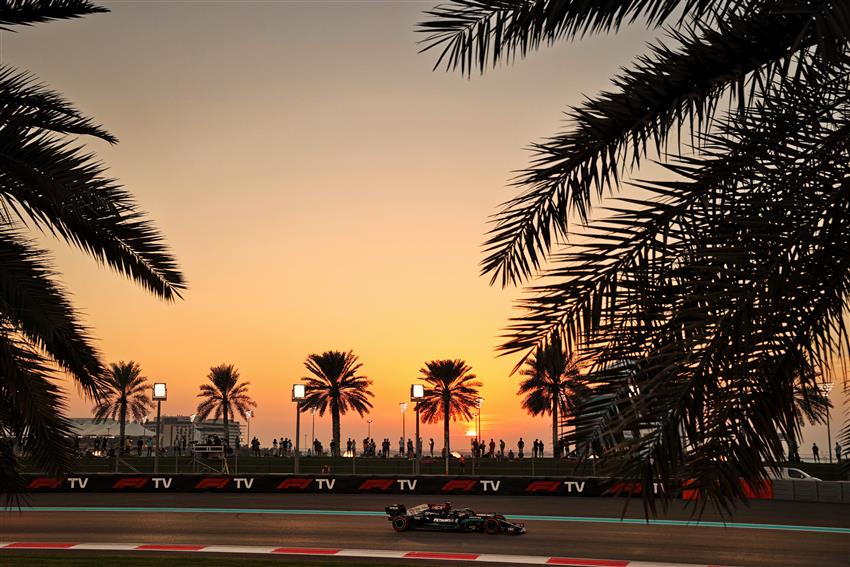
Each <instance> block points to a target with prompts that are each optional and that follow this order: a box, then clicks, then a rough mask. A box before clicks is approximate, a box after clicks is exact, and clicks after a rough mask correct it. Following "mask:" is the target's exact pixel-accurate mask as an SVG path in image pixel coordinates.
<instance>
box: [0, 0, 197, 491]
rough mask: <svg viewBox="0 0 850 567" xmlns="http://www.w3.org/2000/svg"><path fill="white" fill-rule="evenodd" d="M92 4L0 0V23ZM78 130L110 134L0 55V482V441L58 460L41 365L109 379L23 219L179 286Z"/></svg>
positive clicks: (14, 486) (85, 382) (157, 243)
mask: <svg viewBox="0 0 850 567" xmlns="http://www.w3.org/2000/svg"><path fill="white" fill-rule="evenodd" d="M98 12H106V10H105V9H104V8H101V7H99V6H96V5H94V4H92V3H91V2H88V1H87V0H18V1H16V2H3V3H2V5H0V27H2V28H3V29H12V28H14V27H15V26H20V27H21V28H22V29H25V27H26V26H29V25H32V24H36V23H40V22H46V21H50V20H59V19H67V18H77V17H82V16H85V15H88V14H94V13H98ZM81 136H91V137H94V138H98V139H100V140H105V141H107V142H109V143H116V142H117V139H116V138H115V137H114V136H113V135H112V134H110V133H109V132H107V131H106V130H104V129H103V128H102V127H100V126H98V125H97V124H95V123H94V122H93V121H92V120H91V119H89V118H87V117H86V116H84V115H82V114H81V113H80V112H79V111H78V110H77V109H76V108H74V107H73V106H72V105H71V104H70V103H69V102H67V101H65V100H64V99H63V98H62V97H61V96H60V95H59V94H58V93H57V92H55V91H52V90H50V89H49V88H48V87H47V86H45V85H44V83H42V82H41V81H40V80H39V79H37V78H36V77H34V76H33V75H31V74H29V73H27V72H26V71H21V70H19V69H16V68H15V67H12V66H10V65H8V64H5V63H4V64H2V65H0V202H2V203H0V280H2V282H3V283H2V285H0V300H2V301H0V321H2V322H0V471H3V472H2V473H0V493H6V494H11V493H13V492H14V491H16V490H18V489H19V488H20V486H21V485H20V481H21V478H20V475H19V474H17V472H16V471H19V465H18V463H17V461H16V460H15V458H14V456H13V452H12V451H9V450H6V449H5V447H8V446H9V445H10V444H11V443H12V442H14V443H15V444H16V445H17V446H18V447H20V448H22V449H23V451H24V453H25V454H27V455H28V456H29V457H30V458H31V459H32V460H33V464H34V466H36V467H37V468H39V469H40V470H42V471H45V472H47V473H49V474H57V475H59V474H63V473H64V472H66V471H67V470H68V466H69V463H70V459H71V457H72V450H71V446H70V443H69V442H68V441H67V440H68V439H69V438H70V437H71V436H72V429H71V424H70V422H69V420H68V419H67V418H66V417H65V416H64V415H63V414H64V398H63V396H62V394H61V392H60V390H59V388H58V387H57V385H56V384H54V383H53V382H52V381H51V378H52V375H53V372H52V368H54V367H58V368H61V369H62V370H64V371H65V372H66V373H67V374H68V375H69V376H70V377H71V379H72V380H73V381H74V382H75V383H76V384H77V386H78V387H79V390H80V391H81V392H82V393H83V394H84V395H85V396H87V397H89V398H91V399H93V400H94V401H95V402H98V401H99V398H100V396H101V393H106V392H108V388H109V386H108V378H107V373H106V372H105V370H104V368H103V366H102V364H101V362H100V357H99V354H98V352H97V350H96V349H95V348H94V346H93V344H92V339H91V337H90V335H89V332H88V331H87V329H86V328H85V327H84V326H83V325H82V324H81V322H80V318H79V315H78V313H77V312H76V311H75V310H74V309H73V307H72V306H71V302H70V300H69V297H68V295H69V294H68V292H67V290H66V289H65V288H64V287H62V286H61V285H60V284H59V282H58V281H57V279H56V278H55V275H54V274H55V270H54V268H53V266H52V264H51V263H50V262H49V260H48V258H47V254H46V252H45V251H44V250H43V249H42V248H41V247H40V246H38V245H37V244H36V243H35V242H34V241H32V240H30V239H29V238H28V237H27V234H26V230H27V229H28V228H38V229H39V233H40V234H49V235H53V236H55V237H57V238H59V239H61V240H64V241H65V242H67V243H69V244H72V245H74V246H75V247H77V248H79V249H80V250H81V251H83V252H84V253H86V254H87V255H89V256H91V257H93V258H94V259H95V260H97V261H98V263H103V264H106V265H108V266H110V267H111V268H112V269H113V270H115V271H116V272H118V273H120V274H122V275H124V276H126V277H129V278H131V279H133V280H134V281H135V282H137V283H138V284H140V285H141V286H142V287H144V288H146V289H148V290H149V291H151V292H152V293H153V294H154V295H156V296H158V297H161V298H164V299H166V300H173V299H175V298H177V297H179V296H180V291H181V290H182V289H183V288H184V287H185V283H184V280H183V277H182V275H181V274H180V272H179V270H178V268H177V265H176V263H175V260H174V258H173V257H172V256H171V254H170V253H169V252H168V250H167V247H166V246H165V243H164V241H163V237H162V236H161V234H160V233H159V232H158V231H157V230H156V228H155V227H154V226H153V225H152V224H151V223H150V222H149V221H148V220H147V219H146V216H145V215H144V214H143V213H142V212H141V211H140V210H139V208H138V206H137V205H136V203H135V201H134V199H133V198H132V196H131V194H130V193H129V192H128V191H126V190H125V189H123V188H122V187H121V186H120V185H119V184H118V183H117V182H116V181H115V180H114V179H112V178H111V177H110V176H109V175H108V172H107V170H106V169H105V167H104V166H103V165H102V164H101V163H100V162H99V161H98V160H97V158H96V156H94V155H93V154H92V153H91V152H90V151H89V150H87V149H86V148H85V147H84V146H81V145H79V144H78V143H77V142H76V140H77V139H79V137H81ZM12 393H14V394H12Z"/></svg>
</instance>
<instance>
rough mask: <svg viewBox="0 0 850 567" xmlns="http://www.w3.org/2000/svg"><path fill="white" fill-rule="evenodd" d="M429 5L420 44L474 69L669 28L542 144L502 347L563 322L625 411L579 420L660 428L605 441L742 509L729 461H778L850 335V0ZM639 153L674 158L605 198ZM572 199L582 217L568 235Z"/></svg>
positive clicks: (739, 472)
mask: <svg viewBox="0 0 850 567" xmlns="http://www.w3.org/2000/svg"><path fill="white" fill-rule="evenodd" d="M427 18H428V19H427V21H425V22H424V23H423V24H422V25H421V26H422V27H421V29H422V30H423V31H425V32H426V33H427V34H428V37H427V38H426V39H425V40H424V47H425V49H433V50H436V51H438V52H439V53H440V56H439V59H438V61H437V64H438V65H441V64H445V66H446V67H447V68H448V69H457V70H459V71H460V72H461V73H463V74H469V73H471V72H472V71H473V70H480V71H481V72H484V71H485V69H487V68H488V67H489V66H490V65H491V64H496V63H499V62H502V61H508V62H509V61H512V60H514V59H515V57H516V56H517V55H519V56H520V57H522V56H524V55H525V54H526V52H527V51H528V50H535V49H537V48H539V47H540V46H541V45H543V44H546V45H550V44H553V43H555V42H558V41H561V40H570V39H573V38H576V37H579V36H583V35H584V34H595V33H607V32H611V31H617V30H619V29H620V28H621V27H622V26H624V25H628V24H632V23H635V22H639V21H642V22H645V23H646V24H648V25H650V26H655V27H660V26H663V27H664V29H665V30H666V31H665V32H663V33H665V34H666V35H667V36H668V40H669V41H666V42H664V43H662V42H661V41H658V42H656V43H655V44H654V45H653V46H652V47H651V49H650V52H649V53H648V54H644V55H641V56H639V58H638V59H637V60H636V62H635V63H634V64H633V65H632V67H631V68H629V69H627V70H625V71H623V72H622V73H621V74H620V75H619V76H618V77H616V78H615V80H614V85H615V87H614V88H613V89H612V90H611V91H609V92H603V93H601V94H599V95H598V96H596V97H593V98H590V99H587V100H586V101H585V102H583V103H581V104H580V105H578V106H576V107H574V108H573V109H572V112H571V117H572V123H571V124H570V126H569V127H568V128H567V129H565V130H564V131H562V132H560V133H558V134H556V135H555V136H552V137H550V138H548V139H546V140H545V141H543V142H542V143H539V144H537V145H535V152H536V154H535V156H534V160H533V162H532V165H531V166H530V167H529V168H528V169H527V171H525V172H524V173H523V174H521V175H520V176H519V177H518V178H517V180H516V184H517V185H518V186H519V187H520V189H521V192H520V193H519V194H518V195H517V196H516V197H515V198H513V199H511V200H509V201H508V202H507V203H506V204H505V206H504V208H503V209H502V211H501V212H500V213H499V214H498V215H496V217H495V220H494V223H495V224H494V226H493V228H492V231H491V232H490V234H489V239H488V240H487V242H486V244H485V253H486V258H485V259H484V261H483V272H484V273H486V274H490V275H491V278H492V279H491V282H494V283H495V282H500V283H501V284H502V285H503V286H507V285H521V284H524V283H525V282H527V281H528V280H529V279H530V278H531V277H534V276H536V275H539V274H540V273H541V272H543V274H542V275H543V276H544V277H543V278H542V279H541V280H540V283H538V284H536V285H535V286H534V287H533V288H532V289H531V292H532V293H531V294H529V295H528V296H526V297H528V299H527V300H523V301H522V303H521V306H522V307H523V309H524V313H523V314H522V315H520V316H518V317H517V318H515V319H514V320H513V321H512V323H511V326H510V328H509V329H510V335H509V339H508V341H507V342H506V343H505V344H504V345H503V349H504V350H505V351H506V352H514V353H523V354H524V356H528V355H529V354H530V353H531V352H533V350H534V349H535V348H536V347H538V346H539V345H541V344H543V342H544V341H545V340H546V338H547V337H549V336H551V335H552V334H553V333H555V332H559V333H561V335H562V336H563V337H565V339H566V340H567V341H568V344H569V346H570V348H571V349H572V350H573V351H575V352H576V353H577V356H578V357H579V358H580V359H583V360H584V359H586V360H587V361H588V362H592V363H593V364H594V367H593V370H592V372H590V374H589V376H588V380H589V381H591V382H592V385H593V388H594V392H595V395H594V396H593V397H594V398H596V399H597V400H598V399H603V398H605V399H609V400H612V404H611V407H616V408H617V411H618V415H617V419H609V417H610V412H608V411H601V410H600V411H584V410H580V411H579V412H577V414H576V415H575V416H574V417H573V418H571V421H572V422H573V425H575V426H576V427H575V431H577V432H580V431H583V432H590V433H593V434H596V433H594V432H598V431H603V432H604V431H607V432H610V433H612V435H606V436H605V437H607V438H611V439H619V438H621V436H619V435H617V433H618V432H622V431H625V430H640V431H648V432H649V433H648V434H645V435H641V436H638V437H636V438H634V439H632V440H631V441H629V442H625V443H620V442H616V443H611V444H609V445H608V446H607V447H606V450H605V452H604V454H603V455H602V456H603V458H604V460H603V462H609V463H611V464H612V465H613V464H619V465H620V466H618V467H616V472H618V473H620V474H627V475H629V476H631V477H633V478H643V479H645V481H644V482H645V486H643V490H642V493H643V494H644V496H645V498H647V499H648V500H647V502H648V504H649V509H650V510H653V509H654V507H653V504H652V498H653V497H654V491H653V490H650V485H649V483H651V482H653V480H660V481H661V482H662V483H673V482H674V481H675V479H676V478H690V479H694V480H695V482H696V483H697V484H698V485H699V486H700V488H701V489H702V491H703V492H702V493H703V494H704V495H705V496H707V498H706V499H705V500H703V502H705V503H707V502H713V503H714V504H717V505H719V506H720V507H722V508H725V509H729V508H730V507H731V506H733V505H734V502H735V500H736V499H738V498H741V497H742V495H743V492H742V489H741V485H740V483H739V482H738V478H740V477H743V478H744V479H746V480H748V481H757V480H760V479H763V478H765V466H767V465H770V464H771V463H772V462H775V461H778V460H780V459H781V457H782V450H783V444H782V439H783V438H784V437H788V438H793V437H796V436H797V435H799V431H800V427H801V424H802V421H801V419H802V416H804V415H805V413H806V412H805V408H800V407H799V406H798V405H797V404H798V402H797V401H796V400H799V399H800V396H797V395H795V393H796V392H800V391H802V392H803V396H802V397H803V398H804V399H808V400H812V401H814V402H815V406H816V407H815V408H814V409H815V412H816V414H817V415H818V416H819V415H820V413H821V411H820V410H821V409H823V408H824V407H825V406H824V404H825V403H826V401H825V400H824V399H823V397H822V396H821V395H820V393H819V389H818V384H817V382H816V379H815V376H817V374H818V372H821V371H828V370H829V368H830V364H831V361H832V359H833V357H834V356H835V355H836V354H837V353H841V352H842V349H846V348H847V340H846V336H847V335H846V332H845V321H846V319H845V317H846V316H847V314H848V311H850V309H848V304H850V215H848V214H847V212H846V211H847V210H848V209H850V192H848V190H847V179H848V177H850V160H848V159H847V157H848V155H850V42H848V38H850V3H848V2H834V1H828V0H823V1H808V0H711V1H709V0H637V1H631V0H623V1H613V2H598V1H596V0H572V1H568V2H554V1H550V0H500V1H499V2H485V1H483V0H455V1H453V2H448V3H444V4H441V5H440V6H438V7H437V8H435V9H433V10H432V11H430V12H428V16H427ZM671 46H672V47H671ZM718 108H721V109H723V110H722V112H717V109H718ZM727 109H728V110H727ZM668 142H673V143H669V144H668ZM686 142H690V145H687V144H686ZM648 158H656V159H658V160H660V161H662V162H663V163H665V164H666V166H667V168H668V169H669V172H670V174H671V176H672V177H673V179H672V180H667V181H659V182H642V183H640V184H639V188H640V189H641V190H642V193H641V197H640V198H639V199H630V200H628V201H627V202H624V203H623V204H621V205H619V204H618V205H615V206H614V208H613V211H612V212H610V213H606V214H609V215H610V216H608V217H605V216H602V217H601V218H600V217H596V218H594V217H593V216H592V215H591V211H592V208H593V207H594V205H596V204H597V203H598V202H599V201H600V199H601V198H602V196H603V194H604V193H605V190H606V189H616V188H617V187H618V185H619V183H620V180H621V178H622V176H623V175H625V174H627V173H629V171H631V170H632V169H633V168H636V167H639V165H640V162H641V160H646V159H648ZM608 210H609V211H611V210H612V209H608ZM572 215H575V217H577V218H578V219H579V220H581V221H582V222H586V223H589V227H590V228H589V229H588V230H587V231H586V232H587V234H586V235H585V236H586V241H585V242H584V243H582V244H581V245H572V247H571V248H568V249H566V251H564V250H562V247H563V246H564V245H566V244H567V239H568V220H569V219H570V218H571V216H572ZM561 252H563V253H561ZM543 266H546V269H545V270H544V269H543ZM839 358H840V357H839ZM618 361H633V362H634V364H633V365H632V368H633V372H632V371H630V372H628V373H624V372H622V371H621V369H617V368H618V367H617V366H616V363H617V362H618ZM809 367H814V369H815V370H816V371H815V372H812V371H809V370H808V368H809ZM606 369H609V370H606ZM610 369H614V370H610ZM626 374H628V376H626ZM631 391H636V392H639V394H638V395H637V396H636V397H635V396H633V395H632V393H631ZM632 398H634V399H632ZM621 402H622V403H621ZM594 403H596V402H594ZM818 419H820V418H819V417H818Z"/></svg>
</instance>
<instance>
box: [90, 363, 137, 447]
mask: <svg viewBox="0 0 850 567" xmlns="http://www.w3.org/2000/svg"><path fill="white" fill-rule="evenodd" d="M105 383H106V388H105V392H104V393H103V394H102V397H101V399H100V402H99V403H98V404H97V405H96V406H95V407H94V410H93V411H94V419H95V421H104V420H105V419H106V418H110V419H116V418H117V419H116V420H117V421H118V422H119V423H120V424H121V425H120V427H121V430H120V434H119V444H118V447H119V449H118V450H119V451H121V452H123V451H124V431H125V424H126V421H127V414H128V413H129V414H130V417H132V418H133V419H134V420H136V421H140V420H141V419H142V418H143V417H145V416H146V415H147V413H148V410H149V409H150V407H151V399H150V398H149V397H148V393H147V392H148V390H149V389H150V387H151V386H150V384H149V383H148V379H147V377H145V376H142V369H141V368H140V367H139V365H138V364H137V363H135V362H133V361H132V360H131V361H130V362H124V361H123V360H122V361H120V362H118V363H114V362H113V363H112V364H110V365H109V371H108V373H107V375H106V380H105Z"/></svg>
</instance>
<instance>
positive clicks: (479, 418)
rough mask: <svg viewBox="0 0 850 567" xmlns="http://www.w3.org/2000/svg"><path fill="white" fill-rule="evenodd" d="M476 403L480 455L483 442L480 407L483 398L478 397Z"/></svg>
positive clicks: (482, 403)
mask: <svg viewBox="0 0 850 567" xmlns="http://www.w3.org/2000/svg"><path fill="white" fill-rule="evenodd" d="M476 402H477V405H478V451H479V453H481V452H483V451H481V443H482V442H483V439H481V406H483V405H484V398H481V397H479V398H478V399H477V400H476Z"/></svg>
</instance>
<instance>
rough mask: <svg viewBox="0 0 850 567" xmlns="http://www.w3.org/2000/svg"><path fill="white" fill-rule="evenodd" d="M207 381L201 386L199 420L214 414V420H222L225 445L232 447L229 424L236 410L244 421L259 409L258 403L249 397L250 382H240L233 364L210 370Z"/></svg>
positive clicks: (221, 365) (214, 367)
mask: <svg viewBox="0 0 850 567" xmlns="http://www.w3.org/2000/svg"><path fill="white" fill-rule="evenodd" d="M207 379H208V380H209V381H210V383H209V384H202V385H201V393H200V394H198V397H199V398H203V401H202V402H201V403H200V404H198V419H201V420H204V419H206V418H207V417H209V416H210V414H212V416H213V419H214V420H216V419H218V418H220V417H221V418H222V424H223V425H224V443H225V444H226V445H230V429H229V427H228V424H229V423H230V421H229V420H230V418H231V417H232V416H233V414H234V410H235V412H236V413H238V414H239V415H240V416H242V419H246V420H247V419H248V415H247V413H246V412H247V411H248V410H250V409H251V408H255V407H257V403H256V402H255V401H254V400H252V399H251V398H250V396H248V386H249V384H250V382H241V383H240V382H239V371H238V370H236V368H234V367H233V365H232V364H220V365H219V366H213V367H212V368H210V372H209V374H207Z"/></svg>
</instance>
